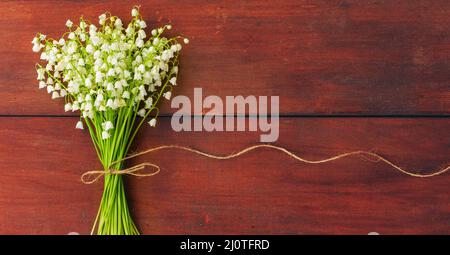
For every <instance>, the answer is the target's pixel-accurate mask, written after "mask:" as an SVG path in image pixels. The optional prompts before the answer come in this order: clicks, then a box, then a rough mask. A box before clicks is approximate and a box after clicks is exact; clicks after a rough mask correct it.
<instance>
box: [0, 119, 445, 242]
mask: <svg viewBox="0 0 450 255" xmlns="http://www.w3.org/2000/svg"><path fill="white" fill-rule="evenodd" d="M0 121H1V125H0V170H1V173H2V178H0V233H2V234H25V233H27V234H65V233H68V232H70V231H77V232H80V233H88V232H89V230H90V226H91V223H92V221H93V219H94V217H95V214H96V209H97V206H98V203H99V199H100V195H101V190H102V187H101V186H102V184H101V183H97V184H93V185H83V184H81V182H80V180H79V177H80V175H81V173H82V172H84V171H87V170H91V169H95V168H96V167H99V164H98V163H97V159H96V157H95V152H94V150H93V148H92V146H91V144H90V140H89V137H88V133H87V131H86V130H84V131H80V130H75V129H74V128H73V126H74V125H75V122H76V121H77V119H76V118H30V117H17V118H7V117H4V118H1V120H0ZM449 127H450V119H448V118H401V119H395V118H282V120H281V123H280V139H279V141H278V142H277V144H278V145H281V146H285V147H287V148H290V149H291V150H292V151H294V152H295V153H298V154H299V155H301V156H303V157H306V158H309V159H320V158H323V157H328V156H331V155H334V154H337V153H342V152H347V151H352V150H359V149H363V150H370V149H376V150H377V151H378V152H380V153H381V154H382V155H384V156H386V157H388V158H389V159H391V160H393V161H395V162H398V164H400V165H401V166H402V167H405V168H409V169H416V170H417V171H423V172H429V171H432V170H433V169H436V168H439V167H442V166H444V165H445V164H448V163H449V162H448V155H449V153H450V138H449V136H448V130H449ZM142 131H143V132H142V133H141V134H140V136H139V137H138V140H137V143H136V148H135V149H134V150H135V151H138V150H142V149H144V148H148V147H152V146H156V145H162V144H179V145H187V146H192V147H194V148H197V149H201V150H204V151H208V152H211V153H218V154H225V153H229V152H232V151H237V150H239V149H241V148H243V147H245V146H248V145H252V144H254V143H257V142H258V140H259V135H258V133H256V132H214V133H208V132H179V133H177V132H174V131H172V130H171V127H170V119H169V118H162V119H160V122H159V125H158V126H157V128H150V127H145V128H143V130H142ZM147 160H148V161H151V162H153V163H156V164H159V165H160V166H161V167H162V172H161V173H160V174H159V175H157V176H154V177H149V178H141V179H139V178H128V182H127V187H128V188H129V190H128V191H129V201H130V203H131V204H132V208H133V214H134V218H135V219H136V221H137V223H138V225H139V226H140V228H141V230H142V232H143V233H146V234H306V233H307V234H324V233H330V234H338V233H339V234H344V233H345V234H366V233H368V232H371V231H376V232H379V233H381V234H437V233H439V234H450V232H449V231H450V226H449V222H450V221H449V220H450V197H449V196H448V194H449V185H448V183H449V180H450V174H444V175H442V176H438V177H434V178H430V179H418V178H413V177H409V176H406V175H403V174H400V173H398V172H395V171H394V170H392V169H391V168H390V167H388V166H386V165H383V164H381V163H373V162H369V161H367V160H364V159H362V158H359V157H354V158H347V159H342V160H339V161H335V162H332V163H327V164H323V165H307V164H302V163H298V162H296V161H294V160H292V159H290V158H287V157H286V156H285V155H283V154H280V153H279V152H274V151H269V150H267V149H262V150H260V151H254V152H252V153H249V154H247V155H244V156H242V157H241V158H238V159H233V160H229V161H216V160H212V159H206V158H202V157H199V156H195V155H192V154H189V153H187V152H180V151H160V152H157V153H155V154H152V155H147V156H144V157H143V158H141V159H139V160H133V161H131V162H129V164H134V163H138V162H142V161H147Z"/></svg>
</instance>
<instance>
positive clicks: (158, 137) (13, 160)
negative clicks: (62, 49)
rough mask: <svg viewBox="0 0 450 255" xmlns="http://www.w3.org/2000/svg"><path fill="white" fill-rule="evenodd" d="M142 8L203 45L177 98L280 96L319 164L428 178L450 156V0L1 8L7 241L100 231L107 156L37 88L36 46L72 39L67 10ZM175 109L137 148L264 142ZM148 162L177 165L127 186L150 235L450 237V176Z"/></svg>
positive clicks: (266, 163)
mask: <svg viewBox="0 0 450 255" xmlns="http://www.w3.org/2000/svg"><path fill="white" fill-rule="evenodd" d="M139 2H140V3H139ZM136 3H138V4H141V5H142V12H143V15H144V16H145V17H147V18H146V20H147V21H148V23H149V25H150V26H151V27H153V26H157V25H162V24H165V23H166V22H169V21H170V22H171V24H172V25H173V26H174V28H175V29H174V31H172V32H171V33H173V34H179V33H182V34H183V35H186V36H188V37H189V38H190V41H191V43H190V44H189V45H187V46H186V47H184V49H183V52H182V57H181V65H182V66H181V74H180V75H181V77H180V79H179V86H178V87H177V88H176V91H175V94H182V95H187V96H190V97H191V96H192V93H193V89H194V87H202V88H203V92H204V94H205V95H219V96H221V97H225V96H233V95H256V96H259V95H263V96H264V95H267V96H270V95H276V96H279V97H280V111H281V114H282V117H281V119H280V138H279V140H278V141H277V142H276V144H277V145H281V146H284V147H287V148H290V149H291V150H293V151H294V152H295V153H298V154H299V155H301V156H303V157H306V158H308V159H320V158H324V157H328V156H332V155H335V154H338V153H342V152H347V151H353V150H360V149H362V150H371V149H374V150H376V151H377V152H379V153H381V154H382V155H383V156H385V157H387V158H389V159H390V160H393V161H394V162H396V163H398V164H399V165H400V166H402V167H405V168H408V169H411V170H414V171H417V172H423V173H425V172H431V171H433V170H436V169H439V168H441V167H443V166H445V165H447V164H449V163H450V158H449V155H450V138H449V136H448V132H449V130H450V118H449V114H450V85H449V80H450V79H449V78H450V71H449V70H450V69H449V67H450V62H449V57H450V26H449V22H450V18H449V17H450V15H449V14H450V2H448V1H444V0H441V1H406V0H400V1H372V0H364V1H345V0H339V1H318V0H316V1H313V0H311V1H289V0H282V1H246V2H240V1H200V0H199V1H180V2H178V1H161V2H159V1H158V2H156V1H137V2H134V1H133V2H131V1H1V2H0V98H1V100H0V171H1V176H2V177H1V178H0V234H66V233H68V232H71V231H75V232H80V233H83V234H87V233H89V231H90V227H91V224H92V223H93V219H94V217H95V214H96V210H97V206H98V204H99V200H100V196H101V191H102V184H101V183H97V184H93V185H84V184H82V183H81V182H80V175H81V174H82V173H83V172H84V171H87V170H92V169H95V168H98V167H99V163H98V162H97V159H96V157H95V152H94V150H93V147H92V145H91V142H90V140H89V135H88V133H87V132H86V131H79V130H75V129H74V125H75V123H76V121H77V118H76V117H72V116H61V115H66V114H65V113H64V112H63V109H62V108H63V103H62V102H57V101H52V100H50V98H49V95H48V94H46V93H45V92H43V91H39V90H38V89H37V81H36V80H35V76H36V75H35V71H34V63H35V62H36V61H38V56H37V55H36V54H34V53H33V52H31V46H32V45H31V43H30V42H31V40H32V38H33V36H34V34H35V33H36V32H43V33H46V34H49V35H50V36H53V37H55V36H58V35H59V34H61V33H62V32H63V31H64V23H65V20H66V19H67V18H70V19H72V20H76V19H77V18H78V17H79V16H81V15H84V16H85V17H87V18H89V19H95V18H96V17H97V16H98V15H99V14H101V13H102V12H103V11H106V10H109V11H111V12H112V13H113V14H116V15H118V16H121V17H129V12H130V9H131V7H132V6H133V5H134V4H136ZM128 19H129V18H128ZM162 112H163V115H165V117H163V118H161V119H160V120H159V125H158V126H157V127H156V128H150V127H144V128H143V129H142V132H141V133H140V135H139V137H138V139H137V143H136V145H135V147H134V148H133V150H134V151H139V150H142V149H145V148H148V147H153V146H157V145H162V144H180V145H186V146H192V147H194V148H197V149H201V150H204V151H208V152H211V153H218V154H226V153H230V152H233V151H237V150H239V149H241V148H243V147H246V146H249V145H252V144H255V143H257V142H258V141H259V133H256V132H228V133H227V132H211V133H208V132H180V133H177V132H175V131H173V130H172V129H171V127H170V116H171V113H172V112H173V109H170V108H169V107H168V106H167V104H166V106H163V107H162ZM310 115H313V116H310ZM340 115H346V116H347V115H354V116H352V117H342V116H340ZM372 115H375V116H372ZM425 115H426V116H425ZM142 160H151V161H152V162H154V163H157V164H159V165H160V166H161V167H162V172H161V173H160V174H159V175H157V176H154V177H149V178H140V179H139V178H128V179H127V187H128V195H129V196H128V197H129V201H130V202H131V208H132V211H133V216H134V219H135V220H136V222H137V223H138V225H139V227H140V229H141V231H142V232H143V233H145V234H316V233H317V234H367V233H368V232H372V231H376V232H379V233H381V234H394V233H395V234H450V197H449V196H448V194H449V181H450V174H444V175H442V176H437V177H433V178H430V179H418V178H413V177H409V176H406V175H403V174H401V173H398V172H396V171H395V170H393V169H392V168H390V167H389V166H386V165H384V164H382V163H374V162H370V161H367V160H365V159H362V158H359V157H351V158H347V159H342V160H339V161H335V162H332V163H327V164H323V165H307V164H302V163H299V162H296V161H294V160H292V159H291V158H289V157H287V156H285V155H284V154H281V153H279V152H275V151H269V150H267V149H261V150H258V151H254V152H252V153H250V154H247V155H245V156H242V157H241V158H238V159H233V160H229V161H216V160H212V159H206V158H202V157H199V156H195V155H192V154H189V153H187V152H179V151H161V152H157V153H154V154H151V155H147V156H144V157H143V158H142V159H140V160H133V161H130V162H129V164H134V163H137V162H140V161H142Z"/></svg>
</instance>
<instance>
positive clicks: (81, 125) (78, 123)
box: [75, 120, 84, 129]
mask: <svg viewBox="0 0 450 255" xmlns="http://www.w3.org/2000/svg"><path fill="white" fill-rule="evenodd" d="M75 128H77V129H84V127H83V122H81V120H80V121H78V122H77V125H76V126H75Z"/></svg>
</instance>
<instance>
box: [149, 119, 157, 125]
mask: <svg viewBox="0 0 450 255" xmlns="http://www.w3.org/2000/svg"><path fill="white" fill-rule="evenodd" d="M148 124H149V125H150V126H151V127H154V126H156V119H155V118H153V119H151V120H150V121H149V122H148Z"/></svg>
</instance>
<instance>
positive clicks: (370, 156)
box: [81, 144, 450, 184]
mask: <svg viewBox="0 0 450 255" xmlns="http://www.w3.org/2000/svg"><path fill="white" fill-rule="evenodd" d="M258 148H270V149H274V150H278V151H281V152H283V153H285V154H286V155H288V156H290V157H291V158H293V159H295V160H297V161H300V162H303V163H307V164H322V163H326V162H330V161H335V160H338V159H341V158H345V157H349V156H354V155H359V156H361V157H363V158H364V159H366V160H369V161H371V162H380V161H381V162H384V163H385V164H387V165H389V166H391V167H392V168H393V169H395V170H397V171H399V172H401V173H403V174H406V175H408V176H412V177H418V178H428V177H433V176H437V175H441V174H443V173H445V172H447V171H448V170H449V169H450V165H448V166H446V167H445V168H442V169H440V170H437V171H434V172H431V173H428V174H420V173H415V172H412V171H409V170H405V169H403V168H401V167H400V166H398V165H396V164H394V163H393V162H392V161H390V160H388V159H386V158H385V157H383V156H381V155H379V154H377V153H375V152H371V151H362V150H359V151H352V152H347V153H342V154H338V155H336V156H333V157H329V158H325V159H321V160H308V159H304V158H302V157H300V156H298V155H296V154H294V153H293V152H291V151H289V150H288V149H286V148H283V147H280V146H276V145H271V144H258V145H253V146H250V147H247V148H245V149H242V150H240V151H238V152H235V153H231V154H229V155H225V156H220V155H214V154H210V153H206V152H202V151H199V150H196V149H193V148H190V147H186V146H180V145H162V146H158V147H154V148H150V149H148V150H145V151H142V152H139V153H136V154H133V155H130V156H128V157H125V158H123V159H121V160H118V161H115V162H113V163H112V164H113V165H115V164H117V163H120V162H122V161H124V160H127V159H131V158H135V157H138V156H141V155H144V154H147V153H151V152H155V151H159V150H164V149H178V150H184V151H188V152H191V153H194V154H198V155H201V156H204V157H207V158H212V159H218V160H226V159H232V158H236V157H239V156H241V155H243V154H245V153H248V152H250V151H252V150H255V149H258ZM146 167H152V168H153V169H154V171H152V172H149V173H145V172H143V171H142V170H144V169H145V168H146ZM159 172H160V167H159V166H158V165H155V164H152V163H148V162H145V163H140V164H138V165H135V166H132V167H129V168H125V169H122V170H109V171H104V170H103V171H102V170H94V171H87V172H85V173H84V174H83V175H82V176H81V181H82V182H83V183H84V184H91V183H94V182H97V181H98V179H99V178H100V177H102V176H103V175H105V174H118V175H132V176H140V177H149V176H153V175H156V174H158V173H159ZM89 177H91V178H89ZM92 177H93V178H92ZM86 178H87V179H86Z"/></svg>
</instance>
